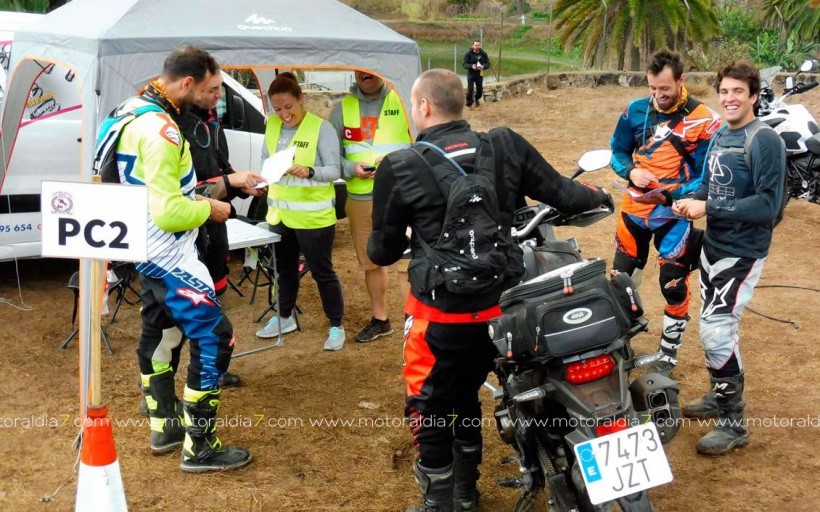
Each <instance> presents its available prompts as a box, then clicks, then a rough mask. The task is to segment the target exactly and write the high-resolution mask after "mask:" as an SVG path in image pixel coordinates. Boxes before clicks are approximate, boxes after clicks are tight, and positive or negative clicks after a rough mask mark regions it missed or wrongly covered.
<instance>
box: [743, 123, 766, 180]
mask: <svg viewBox="0 0 820 512" xmlns="http://www.w3.org/2000/svg"><path fill="white" fill-rule="evenodd" d="M767 128H768V129H770V130H771V129H773V128H772V127H770V126H769V125H768V124H766V123H764V122H760V123H754V126H752V127H751V129H749V132H748V133H746V142H745V143H744V144H743V159H744V160H745V161H746V168H747V169H749V170H750V171H751V170H752V160H751V158H752V157H751V156H749V150H750V149H751V147H752V139H754V136H755V135H756V134H757V132H759V131H760V130H765V129H767Z"/></svg>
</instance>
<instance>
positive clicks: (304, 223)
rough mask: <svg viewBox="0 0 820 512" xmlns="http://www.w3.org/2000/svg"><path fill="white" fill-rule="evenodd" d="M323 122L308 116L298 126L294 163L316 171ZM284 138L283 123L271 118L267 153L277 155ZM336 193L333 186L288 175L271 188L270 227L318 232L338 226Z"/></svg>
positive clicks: (267, 219) (278, 119) (267, 132)
mask: <svg viewBox="0 0 820 512" xmlns="http://www.w3.org/2000/svg"><path fill="white" fill-rule="evenodd" d="M323 122H324V121H323V120H322V118H320V117H319V116H316V115H314V114H311V113H310V112H308V113H306V114H305V118H304V119H303V120H302V122H301V123H299V127H298V128H297V129H296V134H295V135H294V136H293V140H292V141H291V145H293V146H295V147H296V155H295V156H294V157H293V161H294V163H296V164H299V165H303V166H305V167H313V165H314V164H315V162H316V152H317V150H318V145H319V131H320V130H321V128H322V123H323ZM281 134H282V119H281V118H280V117H279V116H277V115H276V114H272V115H270V116H268V119H267V123H266V126H265V145H266V146H267V148H268V153H269V154H271V155H273V154H274V153H276V143H277V142H278V141H279V136H280V135H281ZM335 199H336V192H335V190H334V189H333V183H320V182H316V181H313V180H309V179H301V178H297V177H295V176H291V175H289V174H286V175H285V176H283V177H282V179H280V180H279V183H271V184H270V186H269V187H268V215H267V216H266V217H265V220H266V221H267V222H268V224H278V223H279V222H280V221H281V222H282V223H284V224H285V226H287V227H289V228H293V229H317V228H325V227H327V226H332V225H333V224H335V223H336V208H335Z"/></svg>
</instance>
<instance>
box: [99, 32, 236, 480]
mask: <svg viewBox="0 0 820 512" xmlns="http://www.w3.org/2000/svg"><path fill="white" fill-rule="evenodd" d="M218 75H219V67H218V65H217V64H216V61H215V60H214V59H213V57H212V56H211V55H209V54H208V53H207V52H205V51H204V50H201V49H199V48H196V47H193V46H184V47H181V48H178V49H176V50H174V51H173V52H171V53H170V54H169V55H168V57H167V58H166V60H165V63H164V65H163V70H162V75H160V77H159V78H157V79H156V80H154V81H152V82H151V83H150V85H149V86H148V87H147V88H146V90H145V92H144V94H142V95H140V96H136V97H133V98H131V99H129V100H127V101H126V102H124V103H123V104H122V105H121V106H120V107H119V108H118V110H119V112H125V111H132V110H136V109H138V108H140V107H143V106H145V105H152V106H154V107H156V108H155V110H151V111H148V112H146V113H143V114H142V115H140V116H138V117H137V118H135V119H134V120H133V121H131V122H130V123H129V124H128V125H126V126H125V128H124V129H123V130H122V132H121V137H120V139H119V142H118V145H117V155H116V157H117V163H118V166H119V178H120V181H121V182H122V183H126V184H129V185H133V186H144V187H147V189H148V209H149V214H148V261H147V262H145V263H138V264H137V270H138V271H139V279H140V284H141V285H142V290H141V292H140V298H141V300H142V310H141V316H142V334H141V336H140V341H139V347H138V349H137V356H138V361H139V367H140V373H141V375H142V378H141V381H142V388H143V393H144V395H145V397H146V401H147V404H148V410H149V415H150V419H151V438H150V440H151V448H152V451H153V452H154V453H155V454H162V453H167V452H169V451H171V450H173V449H175V448H176V447H178V446H180V445H183V441H184V446H183V449H182V460H181V463H180V466H181V468H182V469H183V471H187V472H196V473H199V472H205V471H216V470H228V469H235V468H238V467H241V466H244V465H246V464H247V463H248V462H250V459H251V456H250V454H249V453H248V452H247V450H245V449H243V448H236V447H230V446H224V445H223V444H222V442H221V441H220V440H219V438H218V437H217V436H216V412H217V409H218V406H219V403H220V388H219V378H220V376H221V375H222V374H223V373H224V372H225V371H227V369H228V365H229V363H230V359H231V353H232V351H233V346H234V336H233V327H232V326H231V323H230V321H229V320H228V318H227V317H226V316H225V315H223V314H222V311H221V304H220V303H219V300H218V299H217V296H216V293H215V290H214V284H213V281H212V279H211V276H210V275H209V274H208V269H207V268H206V267H205V265H204V264H203V263H202V261H200V259H199V257H198V255H197V251H196V248H195V241H196V238H197V234H198V228H199V227H200V226H202V225H203V224H204V223H205V222H206V221H208V220H209V219H210V220H213V221H215V222H219V223H224V222H225V221H226V220H227V219H228V215H229V214H230V205H229V204H228V203H225V202H222V201H218V200H215V199H211V198H207V197H202V196H197V195H196V194H195V187H196V182H197V178H196V174H195V172H194V168H193V165H192V161H191V153H190V150H189V144H188V143H187V142H186V141H185V139H184V138H183V137H182V136H181V133H180V129H179V119H180V115H181V109H183V108H185V107H187V106H190V105H200V106H207V105H210V104H212V103H213V102H215V101H216V99H218V98H219V94H220V93H221V91H220V87H219V84H218V83H216V81H215V80H214V77H215V76H218ZM103 136H104V134H103ZM180 331H181V332H180ZM183 334H184V336H185V337H186V338H188V339H189V340H190V352H191V360H190V364H189V366H188V378H187V385H186V386H185V391H184V394H183V409H184V411H181V410H180V408H179V407H178V405H177V399H176V394H175V389H174V373H173V369H172V365H171V360H172V352H173V350H174V349H175V348H176V346H178V345H179V344H180V343H181V341H182V336H183ZM183 412H184V422H183V421H181V416H182V414H183ZM183 423H184V428H183V426H182V424H183Z"/></svg>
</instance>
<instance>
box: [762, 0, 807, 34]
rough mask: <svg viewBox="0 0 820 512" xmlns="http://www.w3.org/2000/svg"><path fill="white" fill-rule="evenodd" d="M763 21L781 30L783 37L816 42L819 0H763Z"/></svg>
mask: <svg viewBox="0 0 820 512" xmlns="http://www.w3.org/2000/svg"><path fill="white" fill-rule="evenodd" d="M763 22H764V23H765V24H766V26H769V27H772V28H776V29H780V30H782V32H783V34H784V35H785V38H788V37H789V36H793V37H795V38H796V39H797V40H796V41H795V42H798V43H800V42H814V43H817V42H818V41H820V2H817V1H811V0H764V2H763ZM785 38H784V39H785Z"/></svg>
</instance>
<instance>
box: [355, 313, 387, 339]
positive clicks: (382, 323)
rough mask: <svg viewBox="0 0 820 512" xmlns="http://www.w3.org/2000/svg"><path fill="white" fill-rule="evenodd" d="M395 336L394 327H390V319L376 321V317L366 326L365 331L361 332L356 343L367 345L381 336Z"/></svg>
mask: <svg viewBox="0 0 820 512" xmlns="http://www.w3.org/2000/svg"><path fill="white" fill-rule="evenodd" d="M388 334H393V327H392V326H391V325H390V319H389V318H388V319H387V320H376V317H372V318H371V319H370V323H369V324H367V325H365V326H364V329H362V330H361V331H359V334H357V335H356V341H358V342H359V343H367V342H369V341H373V340H375V339H376V338H378V337H380V336H387V335H388Z"/></svg>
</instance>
